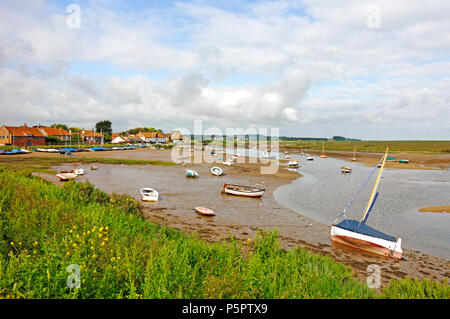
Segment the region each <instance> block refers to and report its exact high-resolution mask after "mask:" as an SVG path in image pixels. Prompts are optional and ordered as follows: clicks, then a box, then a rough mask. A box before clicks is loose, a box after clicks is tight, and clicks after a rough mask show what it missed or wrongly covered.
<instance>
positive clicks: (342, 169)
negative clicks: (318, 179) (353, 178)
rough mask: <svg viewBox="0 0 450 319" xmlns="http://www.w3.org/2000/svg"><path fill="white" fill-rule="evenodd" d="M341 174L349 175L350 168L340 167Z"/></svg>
mask: <svg viewBox="0 0 450 319" xmlns="http://www.w3.org/2000/svg"><path fill="white" fill-rule="evenodd" d="M341 172H342V173H351V172H352V169H351V168H350V167H348V166H342V167H341Z"/></svg>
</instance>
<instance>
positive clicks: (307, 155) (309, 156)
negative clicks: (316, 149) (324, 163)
mask: <svg viewBox="0 0 450 319" xmlns="http://www.w3.org/2000/svg"><path fill="white" fill-rule="evenodd" d="M306 160H307V161H313V160H314V157H312V156H311V155H309V154H306Z"/></svg>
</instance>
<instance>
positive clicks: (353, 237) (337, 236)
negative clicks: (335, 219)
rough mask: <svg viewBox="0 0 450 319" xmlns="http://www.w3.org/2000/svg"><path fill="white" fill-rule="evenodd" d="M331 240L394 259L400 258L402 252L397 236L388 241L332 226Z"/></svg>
mask: <svg viewBox="0 0 450 319" xmlns="http://www.w3.org/2000/svg"><path fill="white" fill-rule="evenodd" d="M331 240H332V241H333V242H336V243H339V244H342V245H346V246H350V247H353V248H356V249H360V250H364V251H366V252H369V253H372V254H376V255H380V256H385V257H390V258H395V259H401V258H402V254H403V251H402V248H401V241H402V240H401V238H397V239H396V241H389V240H385V239H381V238H377V237H372V236H368V235H364V234H360V233H357V232H353V231H349V230H346V229H343V228H340V227H337V226H332V227H331Z"/></svg>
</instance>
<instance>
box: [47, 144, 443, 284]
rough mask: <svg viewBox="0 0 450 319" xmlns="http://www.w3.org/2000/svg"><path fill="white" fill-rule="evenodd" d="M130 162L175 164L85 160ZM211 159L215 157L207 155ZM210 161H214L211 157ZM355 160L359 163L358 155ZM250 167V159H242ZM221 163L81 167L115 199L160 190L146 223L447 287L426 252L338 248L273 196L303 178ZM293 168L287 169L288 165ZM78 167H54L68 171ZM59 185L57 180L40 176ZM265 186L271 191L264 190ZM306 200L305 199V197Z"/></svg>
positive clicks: (438, 264)
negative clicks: (265, 232)
mask: <svg viewBox="0 0 450 319" xmlns="http://www.w3.org/2000/svg"><path fill="white" fill-rule="evenodd" d="M91 153H96V154H95V155H93V157H106V156H108V157H112V158H130V159H145V160H150V159H151V160H164V161H167V160H170V158H171V151H170V150H139V151H131V152H126V151H117V152H115V151H110V152H101V156H100V155H99V154H98V153H99V152H90V153H81V155H80V156H91V155H90V154H91ZM204 153H207V152H204ZM206 156H208V155H206ZM352 156H353V155H352ZM240 160H242V159H240ZM220 162H221V161H218V162H217V163H214V164H212V163H209V164H208V163H192V164H189V163H187V164H186V165H185V166H182V165H179V166H159V165H136V166H127V165H107V164H98V165H96V166H97V167H98V170H96V171H91V170H89V167H90V166H89V165H80V167H81V168H84V169H85V172H86V175H85V176H83V177H80V178H79V180H88V181H89V182H91V183H92V184H94V185H95V186H96V187H97V188H99V189H101V190H103V191H106V192H108V193H113V192H115V193H126V194H129V195H131V196H133V197H135V198H136V199H139V189H140V188H141V187H145V186H147V187H153V188H156V189H157V190H158V191H159V193H160V195H161V198H160V201H159V202H157V203H145V204H144V207H145V212H146V218H147V219H149V220H151V221H154V222H158V223H161V224H164V225H167V226H170V227H174V228H177V229H180V230H182V231H183V232H187V233H194V234H195V235H197V236H199V237H201V238H203V239H205V240H207V241H210V242H213V241H217V240H220V239H223V238H228V237H229V235H230V234H231V235H233V236H234V237H235V238H237V239H238V240H242V241H247V240H248V239H249V238H251V239H252V240H253V238H254V236H255V235H256V232H257V230H258V229H260V228H261V229H274V228H277V229H278V233H279V235H280V242H281V245H282V246H283V247H285V248H286V249H291V248H295V247H298V246H302V247H306V248H308V249H309V250H311V251H312V252H315V253H319V254H322V255H329V256H331V257H333V258H334V259H335V260H337V261H339V262H342V263H344V264H347V265H349V266H351V267H352V269H353V270H354V273H355V275H357V276H359V277H360V278H362V279H363V280H364V279H365V278H366V277H367V276H369V275H370V274H371V273H368V272H367V267H368V266H369V265H371V264H377V265H379V266H380V267H381V274H382V283H383V285H386V284H387V283H388V282H389V281H390V279H392V278H403V277H405V276H407V275H408V276H410V277H414V278H432V279H436V280H442V279H443V278H445V277H450V270H449V269H450V267H449V266H450V262H449V261H448V260H445V259H443V258H439V257H435V256H431V255H428V254H425V253H422V252H419V251H414V250H406V249H405V250H404V255H403V259H402V260H400V261H396V260H392V259H387V258H383V257H378V256H371V255H366V254H364V253H361V252H360V251H353V250H350V249H347V248H343V247H338V246H335V245H333V244H332V243H331V241H330V226H329V225H326V224H322V223H319V222H316V221H314V220H312V219H310V218H308V217H305V216H302V215H301V214H298V213H296V212H294V211H292V210H290V209H288V208H286V207H284V206H282V205H281V204H279V203H278V202H277V201H276V200H275V199H274V198H273V192H274V191H275V190H276V189H277V188H278V187H280V186H282V185H285V184H288V183H290V182H292V181H293V180H295V179H297V178H299V177H300V176H301V175H300V174H299V173H298V172H296V171H291V170H288V169H287V166H285V165H282V166H280V169H279V170H278V172H277V173H276V174H270V175H262V174H261V171H260V168H261V165H262V164H260V163H248V160H246V163H235V164H234V165H233V166H230V167H229V166H224V165H221V164H220ZM280 162H282V163H285V162H286V161H280ZM212 165H218V166H220V167H222V169H223V170H224V173H225V175H224V176H221V177H216V176H213V175H212V174H211V173H210V168H211V166H212ZM67 168H70V165H67V164H66V165H63V166H58V167H54V168H53V169H55V170H59V169H67ZM184 168H191V169H194V170H196V171H197V172H198V173H199V174H200V177H199V178H187V177H186V175H185V173H184ZM40 175H41V176H43V177H45V178H48V179H50V180H52V181H54V182H56V183H58V184H61V182H59V181H57V178H56V177H55V176H53V175H48V174H40ZM262 182H264V184H262ZM224 183H234V184H244V185H258V186H259V187H264V188H265V190H266V192H265V194H264V196H263V197H262V198H261V199H255V198H244V197H236V196H232V195H225V194H222V193H221V189H222V186H223V184H224ZM300 195H301V194H299V196H300ZM195 206H204V207H208V208H210V209H212V210H214V211H215V212H216V216H214V217H206V216H200V215H198V214H196V213H195V212H194V210H193V208H194V207H195Z"/></svg>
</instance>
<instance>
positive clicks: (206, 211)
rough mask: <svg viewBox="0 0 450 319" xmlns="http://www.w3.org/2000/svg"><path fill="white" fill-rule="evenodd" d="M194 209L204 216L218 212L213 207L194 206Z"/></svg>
mask: <svg viewBox="0 0 450 319" xmlns="http://www.w3.org/2000/svg"><path fill="white" fill-rule="evenodd" d="M194 210H195V212H197V213H199V214H200V215H204V216H214V215H215V214H216V213H215V212H214V211H213V210H212V209H209V208H206V207H194Z"/></svg>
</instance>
